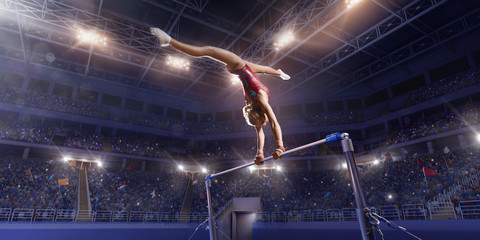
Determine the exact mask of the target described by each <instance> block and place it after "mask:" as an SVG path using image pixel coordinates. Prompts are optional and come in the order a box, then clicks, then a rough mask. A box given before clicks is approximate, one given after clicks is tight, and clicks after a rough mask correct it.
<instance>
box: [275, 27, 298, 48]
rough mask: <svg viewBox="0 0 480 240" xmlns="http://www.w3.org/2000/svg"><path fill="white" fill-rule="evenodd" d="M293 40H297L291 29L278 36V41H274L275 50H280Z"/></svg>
mask: <svg viewBox="0 0 480 240" xmlns="http://www.w3.org/2000/svg"><path fill="white" fill-rule="evenodd" d="M293 40H295V37H294V36H293V33H292V32H291V31H287V32H284V33H282V34H280V35H279V36H278V37H277V39H276V41H275V42H274V43H273V46H274V47H275V50H277V51H278V50H280V49H282V48H284V47H285V46H287V45H288V44H289V43H291V42H293Z"/></svg>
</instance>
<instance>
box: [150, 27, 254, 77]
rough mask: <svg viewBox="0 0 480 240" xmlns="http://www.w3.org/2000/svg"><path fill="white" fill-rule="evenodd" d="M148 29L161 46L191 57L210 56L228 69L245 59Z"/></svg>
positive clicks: (235, 67) (233, 67)
mask: <svg viewBox="0 0 480 240" xmlns="http://www.w3.org/2000/svg"><path fill="white" fill-rule="evenodd" d="M150 31H151V32H152V34H153V35H155V36H157V37H158V39H159V40H160V45H161V46H162V47H165V46H168V45H170V46H172V47H174V48H175V49H177V50H179V51H181V52H183V53H185V54H188V55H190V56H193V57H210V58H213V59H215V60H217V61H220V62H223V63H224V64H226V68H227V70H229V71H234V70H237V69H240V68H243V66H245V61H243V60H242V59H241V58H240V57H239V56H237V55H236V54H234V53H232V52H230V51H227V50H225V49H221V48H217V47H213V46H202V47H199V46H193V45H190V44H187V43H183V42H180V41H178V40H176V39H174V38H172V37H170V36H169V35H168V34H167V33H165V32H164V31H162V30H160V29H158V28H150Z"/></svg>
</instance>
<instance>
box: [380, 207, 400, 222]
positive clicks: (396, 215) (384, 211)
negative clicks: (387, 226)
mask: <svg viewBox="0 0 480 240" xmlns="http://www.w3.org/2000/svg"><path fill="white" fill-rule="evenodd" d="M380 216H383V217H384V218H386V219H388V220H401V219H402V213H401V211H400V210H399V209H398V206H397V205H388V206H380Z"/></svg>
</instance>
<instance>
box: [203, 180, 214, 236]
mask: <svg viewBox="0 0 480 240" xmlns="http://www.w3.org/2000/svg"><path fill="white" fill-rule="evenodd" d="M205 187H206V188H207V203H208V227H209V228H210V231H209V232H210V240H217V229H215V216H214V214H213V206H212V192H211V191H210V190H211V188H212V180H210V179H207V180H205Z"/></svg>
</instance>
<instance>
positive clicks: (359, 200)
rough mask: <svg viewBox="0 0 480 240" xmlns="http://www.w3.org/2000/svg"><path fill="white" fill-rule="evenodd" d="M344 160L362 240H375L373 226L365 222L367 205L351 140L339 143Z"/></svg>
mask: <svg viewBox="0 0 480 240" xmlns="http://www.w3.org/2000/svg"><path fill="white" fill-rule="evenodd" d="M341 143H342V149H343V153H344V154H345V160H346V162H347V167H348V172H349V173H350V178H351V179H352V186H353V193H354V194H355V202H356V204H357V218H358V222H359V223H360V230H361V231H362V238H363V240H375V234H374V232H373V226H372V225H371V224H370V222H369V221H367V217H366V212H365V209H367V204H366V202H365V197H364V196H363V191H362V187H361V186H360V180H359V178H358V171H357V165H356V163H355V156H354V155H353V151H354V149H353V144H352V140H351V139H343V140H342V141H341Z"/></svg>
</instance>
